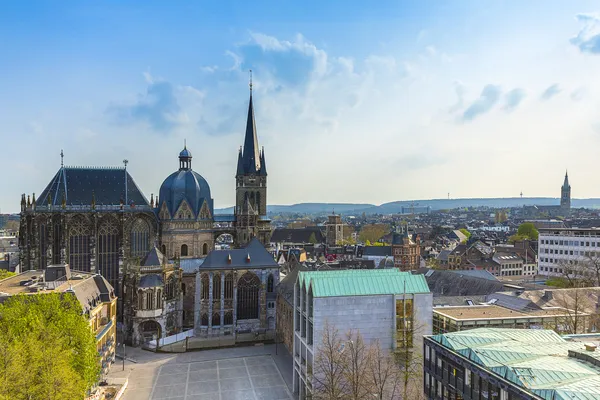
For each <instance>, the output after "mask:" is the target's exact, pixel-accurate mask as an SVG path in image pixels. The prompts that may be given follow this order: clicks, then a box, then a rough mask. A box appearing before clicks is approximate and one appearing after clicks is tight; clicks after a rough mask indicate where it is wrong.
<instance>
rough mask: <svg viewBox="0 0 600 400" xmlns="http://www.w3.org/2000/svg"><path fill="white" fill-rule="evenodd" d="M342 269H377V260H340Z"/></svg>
mask: <svg viewBox="0 0 600 400" xmlns="http://www.w3.org/2000/svg"><path fill="white" fill-rule="evenodd" d="M340 268H341V269H375V261H373V260H361V259H354V260H340Z"/></svg>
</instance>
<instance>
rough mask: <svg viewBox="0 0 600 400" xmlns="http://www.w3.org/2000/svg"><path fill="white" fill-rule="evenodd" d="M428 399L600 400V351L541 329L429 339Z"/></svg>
mask: <svg viewBox="0 0 600 400" xmlns="http://www.w3.org/2000/svg"><path fill="white" fill-rule="evenodd" d="M424 342H425V344H424V353H425V355H424V358H423V359H424V363H423V366H424V368H423V369H424V385H423V389H424V392H425V396H426V398H427V399H431V400H434V399H435V400H438V399H453V400H455V399H465V400H475V399H476V400H483V399H496V400H517V399H519V400H521V399H522V400H542V399H545V400H567V399H600V353H598V352H596V346H595V345H586V344H584V343H581V342H571V341H567V340H565V339H563V338H561V337H560V336H559V335H558V334H557V333H556V332H554V331H550V330H537V329H501V328H480V329H472V330H468V331H463V332H454V333H447V334H444V335H435V336H428V337H425V339H424Z"/></svg>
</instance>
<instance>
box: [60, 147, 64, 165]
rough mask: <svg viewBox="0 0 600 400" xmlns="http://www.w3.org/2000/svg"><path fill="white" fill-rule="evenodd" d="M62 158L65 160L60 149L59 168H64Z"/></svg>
mask: <svg viewBox="0 0 600 400" xmlns="http://www.w3.org/2000/svg"><path fill="white" fill-rule="evenodd" d="M64 158H65V153H63V151H62V149H60V167H61V168H62V167H63V166H64V163H63V161H64Z"/></svg>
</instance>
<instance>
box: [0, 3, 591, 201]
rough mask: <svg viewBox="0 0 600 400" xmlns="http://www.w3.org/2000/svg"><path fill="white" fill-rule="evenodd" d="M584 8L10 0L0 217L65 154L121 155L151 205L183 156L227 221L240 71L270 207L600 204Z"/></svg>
mask: <svg viewBox="0 0 600 400" xmlns="http://www.w3.org/2000/svg"><path fill="white" fill-rule="evenodd" d="M593 6H594V4H593V3H592V2H577V4H573V3H569V4H566V3H564V2H550V3H548V4H544V7H540V6H536V5H535V4H521V3H517V2H508V3H502V6H501V5H500V4H499V3H492V4H486V5H483V4H479V3H478V2H466V1H464V2H448V3H446V4H444V5H437V6H436V7H434V8H427V7H425V6H423V5H421V4H419V3H416V2H415V3H412V2H405V3H402V4H396V2H382V3H380V4H378V5H376V6H371V7H370V8H368V9H367V8H362V7H360V6H359V5H354V4H353V5H349V6H347V7H344V8H343V9H342V8H341V3H337V7H336V5H334V4H333V3H331V4H326V5H323V4H319V3H307V4H305V5H304V7H301V6H297V5H288V6H287V7H286V8H281V9H276V8H273V7H268V6H267V3H259V4H255V5H253V6H252V7H249V6H248V5H247V4H244V3H235V2H234V3H229V6H228V7H225V8H223V7H219V9H217V8H213V6H210V5H209V4H202V5H178V7H169V6H166V5H160V4H153V3H149V4H145V5H133V4H130V3H124V4H121V3H117V2H108V3H105V4H104V3H103V4H102V6H97V5H90V4H78V3H75V2H65V3H61V4H60V5H52V6H49V5H45V4H43V3H39V4H38V5H37V6H36V7H31V6H24V5H21V4H17V3H15V4H12V5H10V6H7V7H6V10H5V11H6V12H5V13H3V15H2V16H0V43H2V44H0V50H1V51H2V53H3V54H4V56H5V57H6V59H7V60H9V62H5V63H0V84H1V85H2V86H3V87H4V88H5V90H3V92H2V93H0V107H2V109H3V110H4V112H5V116H4V118H3V119H2V120H0V132H2V133H1V135H2V142H3V144H4V148H5V149H7V150H5V152H4V154H3V159H4V165H5V170H6V171H7V172H8V174H5V181H4V185H3V190H2V191H1V193H0V209H1V210H2V211H3V212H17V211H18V210H19V200H20V195H21V193H27V194H31V193H33V192H35V193H36V194H39V193H41V191H42V190H43V189H44V188H45V186H46V185H47V183H48V182H49V180H50V179H51V177H52V176H53V175H54V174H55V173H56V171H57V170H58V168H60V162H61V157H60V152H61V149H64V154H65V158H64V163H65V165H86V166H87V165H90V166H93V165H94V166H96V165H102V166H122V161H121V160H123V159H128V160H129V162H130V163H129V165H128V167H127V168H128V170H129V172H130V173H131V175H132V176H133V178H134V179H135V180H136V183H137V184H138V185H139V186H140V188H141V190H142V191H143V193H144V194H145V195H146V196H147V197H148V198H149V197H150V194H151V193H153V194H154V195H155V196H156V195H157V193H158V189H159V186H160V184H161V183H162V181H163V180H164V179H165V178H166V177H167V176H168V175H169V174H170V173H171V172H172V171H173V170H175V169H176V168H177V162H178V161H177V155H178V153H179V151H180V150H181V149H182V148H183V142H184V140H187V146H188V148H189V149H190V150H191V151H192V153H193V155H194V159H193V167H194V170H195V171H197V172H198V173H200V174H201V175H203V176H204V177H205V178H206V179H207V181H208V183H209V184H210V186H211V190H212V197H213V198H214V200H215V208H222V207H227V206H231V205H232V204H233V203H234V191H233V188H234V187H235V181H234V175H235V167H236V159H237V151H238V148H239V145H240V144H241V143H242V140H243V136H244V128H245V118H246V110H247V104H248V94H249V93H248V70H249V69H252V70H253V74H254V75H253V89H254V105H255V113H256V124H257V131H258V136H259V144H260V145H261V146H264V147H265V154H266V156H267V158H268V163H269V180H270V184H269V203H270V204H294V203H303V202H332V203H333V202H337V203H371V204H382V203H386V202H390V201H397V200H410V199H429V198H440V199H443V198H446V194H447V193H448V192H450V195H451V197H452V198H488V197H518V196H519V193H520V192H521V191H523V193H524V195H525V196H526V197H545V196H548V197H558V193H559V188H560V184H561V183H562V177H563V176H564V172H565V169H568V171H569V179H570V182H571V185H572V186H573V197H574V198H592V197H600V190H598V189H597V187H598V185H599V184H600V179H599V178H598V177H597V176H596V174H594V171H593V169H592V168H589V164H590V163H589V161H588V160H590V159H594V158H593V157H594V156H595V149H596V148H597V146H598V145H599V144H600V143H598V142H599V136H600V117H599V116H598V115H597V111H596V110H597V105H598V102H599V101H600V78H598V77H597V74H595V71H597V70H598V68H599V67H600V18H599V16H598V14H597V13H595V14H594V12H595V11H597V10H596V9H594V8H593ZM596 7H597V5H596ZM482 132H485V133H483V134H482Z"/></svg>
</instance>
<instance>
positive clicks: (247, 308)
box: [237, 272, 261, 320]
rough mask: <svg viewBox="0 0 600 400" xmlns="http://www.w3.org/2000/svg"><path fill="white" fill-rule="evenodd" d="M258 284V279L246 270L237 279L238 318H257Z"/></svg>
mask: <svg viewBox="0 0 600 400" xmlns="http://www.w3.org/2000/svg"><path fill="white" fill-rule="evenodd" d="M260 286H261V285H260V279H258V276H256V275H255V274H253V273H252V272H246V273H245V274H244V275H242V277H241V278H240V280H239V281H238V285H237V288H238V296H237V312H238V314H237V315H238V319H239V320H244V319H255V318H258V295H259V291H260Z"/></svg>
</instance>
